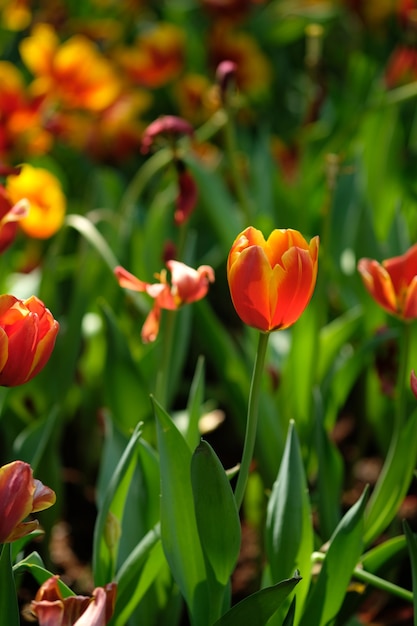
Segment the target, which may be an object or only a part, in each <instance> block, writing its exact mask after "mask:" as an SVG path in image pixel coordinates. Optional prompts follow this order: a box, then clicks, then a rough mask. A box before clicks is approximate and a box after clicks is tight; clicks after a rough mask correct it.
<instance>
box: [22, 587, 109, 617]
mask: <svg viewBox="0 0 417 626" xmlns="http://www.w3.org/2000/svg"><path fill="white" fill-rule="evenodd" d="M58 580H59V576H52V577H51V578H48V580H46V581H45V582H44V583H43V585H42V586H41V587H40V588H39V590H38V593H37V594H36V597H35V599H34V600H33V601H32V603H31V610H32V613H34V615H36V617H37V618H38V620H39V626H106V624H108V623H109V621H110V619H111V617H112V615H113V611H114V605H115V602H116V591H117V586H116V583H109V584H108V585H106V586H105V587H96V589H94V591H93V595H92V597H89V596H75V595H74V596H67V597H65V598H64V597H63V596H62V593H61V590H60V588H59V584H58Z"/></svg>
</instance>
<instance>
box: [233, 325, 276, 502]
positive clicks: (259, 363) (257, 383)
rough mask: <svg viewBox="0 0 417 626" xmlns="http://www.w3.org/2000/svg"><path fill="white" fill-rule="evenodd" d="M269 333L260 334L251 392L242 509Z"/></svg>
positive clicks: (239, 488)
mask: <svg viewBox="0 0 417 626" xmlns="http://www.w3.org/2000/svg"><path fill="white" fill-rule="evenodd" d="M268 338H269V333H259V342H258V350H257V353H256V358H255V363H254V366H253V373H252V382H251V386H250V391H249V402H248V414H247V420H246V433H245V442H244V445H243V454H242V462H241V464H240V469H239V474H238V478H237V483H236V489H235V500H236V506H237V508H238V509H240V507H241V505H242V501H243V496H244V493H245V489H246V483H247V481H248V475H249V468H250V464H251V461H252V457H253V450H254V448H255V439H256V429H257V425H258V407H259V396H260V391H261V381H262V373H263V367H264V363H265V355H266V348H267V345H268Z"/></svg>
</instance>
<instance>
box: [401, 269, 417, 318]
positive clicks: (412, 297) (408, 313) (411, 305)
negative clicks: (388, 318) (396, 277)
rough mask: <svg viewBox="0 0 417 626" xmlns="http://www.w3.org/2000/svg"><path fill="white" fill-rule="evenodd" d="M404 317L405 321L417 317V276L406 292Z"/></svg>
mask: <svg viewBox="0 0 417 626" xmlns="http://www.w3.org/2000/svg"><path fill="white" fill-rule="evenodd" d="M403 316H404V318H405V319H415V318H416V317H417V276H414V278H413V279H412V281H411V282H410V284H409V286H408V289H407V291H406V297H405V302H404V311H403Z"/></svg>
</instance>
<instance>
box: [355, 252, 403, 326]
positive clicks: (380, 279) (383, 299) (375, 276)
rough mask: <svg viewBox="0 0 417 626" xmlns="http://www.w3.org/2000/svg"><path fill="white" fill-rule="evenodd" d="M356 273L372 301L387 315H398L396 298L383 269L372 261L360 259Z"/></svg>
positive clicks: (386, 272) (388, 276) (389, 279)
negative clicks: (359, 275)
mask: <svg viewBox="0 0 417 626" xmlns="http://www.w3.org/2000/svg"><path fill="white" fill-rule="evenodd" d="M358 271H359V273H360V274H361V276H362V280H363V283H364V285H365V287H366V289H367V290H368V292H369V293H370V295H371V296H372V297H373V298H374V300H375V301H376V302H377V303H378V304H379V305H380V306H382V307H383V308H384V309H385V310H387V311H388V312H389V313H393V314H394V315H395V314H397V313H398V305H397V296H396V293H395V290H394V286H393V284H392V281H391V276H390V275H389V273H388V271H387V270H386V268H385V267H383V266H382V265H381V264H380V263H378V262H377V261H374V260H372V259H366V258H365V259H360V261H359V262H358Z"/></svg>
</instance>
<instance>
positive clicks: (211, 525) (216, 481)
mask: <svg viewBox="0 0 417 626" xmlns="http://www.w3.org/2000/svg"><path fill="white" fill-rule="evenodd" d="M191 484H192V489H193V496H194V508H195V514H196V520H197V528H198V533H199V535H200V541H201V546H202V548H203V553H204V555H205V557H206V559H207V561H208V562H209V563H210V567H211V569H212V570H213V572H214V575H215V577H216V580H217V581H218V582H219V583H220V584H221V585H223V586H226V585H227V583H228V581H229V579H230V576H231V574H232V571H233V569H234V567H235V565H236V561H237V559H238V556H239V551H240V537H241V532H240V520H239V513H238V510H237V507H236V501H235V498H234V496H233V491H232V488H231V486H230V481H229V479H228V478H227V476H226V473H225V471H224V469H223V466H222V464H221V463H220V461H219V459H218V457H217V455H216V453H215V452H214V450H213V448H212V447H211V446H210V444H209V443H207V441H204V440H203V441H201V443H200V445H199V446H198V447H197V448H196V450H195V451H194V454H193V457H192V461H191Z"/></svg>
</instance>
